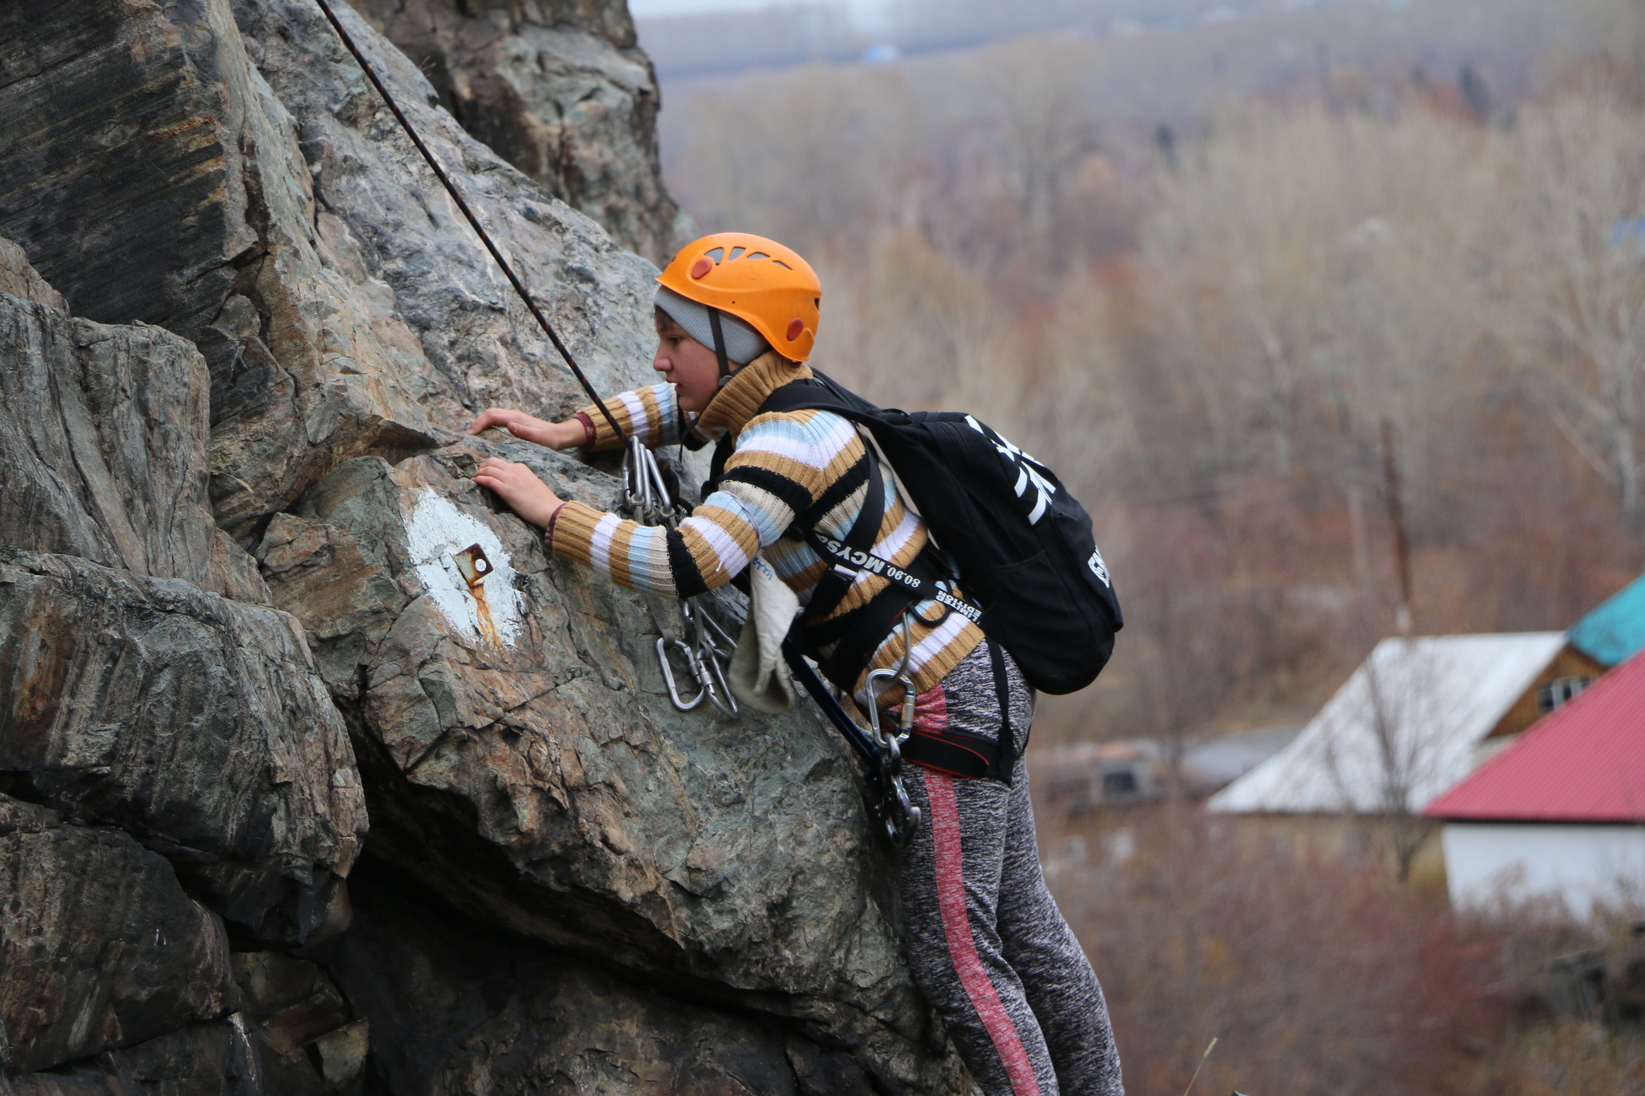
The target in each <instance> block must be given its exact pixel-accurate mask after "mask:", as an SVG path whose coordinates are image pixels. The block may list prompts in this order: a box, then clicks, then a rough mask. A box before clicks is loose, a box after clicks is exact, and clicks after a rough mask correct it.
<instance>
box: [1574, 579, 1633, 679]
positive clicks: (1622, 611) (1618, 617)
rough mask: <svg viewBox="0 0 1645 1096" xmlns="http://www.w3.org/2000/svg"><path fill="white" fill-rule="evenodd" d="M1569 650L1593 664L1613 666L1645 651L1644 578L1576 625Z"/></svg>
mask: <svg viewBox="0 0 1645 1096" xmlns="http://www.w3.org/2000/svg"><path fill="white" fill-rule="evenodd" d="M1569 635H1570V639H1571V644H1572V646H1574V647H1576V649H1577V650H1579V651H1581V652H1582V653H1583V654H1585V655H1587V656H1588V657H1590V658H1592V659H1593V660H1594V661H1595V662H1600V663H1603V664H1604V665H1606V666H1615V665H1618V664H1619V663H1623V662H1626V661H1628V659H1629V658H1630V657H1632V656H1633V655H1634V654H1635V653H1637V652H1638V651H1640V650H1641V649H1642V648H1645V575H1641V576H1640V577H1639V578H1636V579H1634V580H1633V581H1632V582H1630V583H1629V584H1628V585H1626V586H1624V587H1623V588H1622V590H1621V592H1620V593H1618V594H1617V595H1616V596H1615V597H1613V598H1611V599H1610V600H1609V601H1607V602H1605V603H1604V604H1603V605H1601V606H1600V607H1599V608H1597V609H1595V610H1594V611H1593V612H1591V613H1589V614H1588V615H1587V616H1585V617H1583V618H1582V619H1581V620H1579V621H1577V622H1576V626H1575V627H1574V628H1572V629H1571V631H1570V633H1569Z"/></svg>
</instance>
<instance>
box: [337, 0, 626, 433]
mask: <svg viewBox="0 0 1645 1096" xmlns="http://www.w3.org/2000/svg"><path fill="white" fill-rule="evenodd" d="M314 2H315V3H317V4H319V5H320V10H321V11H322V12H324V13H325V16H326V19H327V21H328V22H330V23H331V26H332V29H333V30H335V31H336V32H337V37H339V38H341V39H342V40H343V45H344V46H346V47H348V51H349V52H350V53H352V54H353V55H354V59H355V60H356V61H358V62H359V63H360V69H361V70H362V71H363V72H364V73H365V74H366V79H367V80H370V81H371V86H372V87H374V88H376V89H377V94H378V95H381V96H382V97H383V102H385V103H387V104H388V109H389V110H391V111H393V112H394V117H395V119H396V120H397V121H398V122H399V123H400V128H402V129H404V130H405V131H406V136H408V137H410V138H411V143H412V144H414V145H416V146H417V151H418V152H420V153H422V154H423V159H424V160H427V161H428V166H429V167H431V168H433V169H434V175H435V177H436V178H437V179H439V180H440V183H441V185H442V186H444V187H445V188H446V193H448V194H450V195H451V199H452V201H454V202H456V203H457V208H458V209H460V210H462V211H463V216H464V217H467V218H468V223H469V224H470V225H472V226H474V231H475V232H476V233H478V234H479V237H480V242H481V243H483V244H485V245H486V250H487V251H489V252H491V257H492V258H493V259H495V260H497V265H498V266H499V267H501V268H502V271H503V274H504V275H506V276H507V277H508V282H509V284H510V285H512V286H513V287H514V292H516V293H518V294H519V295H520V299H521V300H522V301H524V302H525V306H526V307H527V308H528V309H530V310H531V314H532V315H533V316H535V317H536V318H537V323H538V324H539V325H541V326H542V329H543V334H545V335H547V336H548V341H549V342H551V343H553V344H554V349H556V350H558V351H559V352H560V357H562V358H564V359H565V363H566V364H567V365H569V366H570V367H571V372H572V373H574V374H575V375H576V377H577V381H578V383H580V384H581V385H582V386H583V391H585V392H587V393H588V395H589V397H590V398H591V399H592V400H593V401H594V405H595V406H596V407H598V408H599V409H600V413H601V414H602V415H604V416H605V421H606V422H608V423H610V424H611V429H613V430H615V431H616V432H617V440H618V441H622V440H623V437H624V435H623V428H622V427H621V426H619V425H618V424H617V418H616V416H615V415H613V414H612V413H611V409H610V408H608V407H607V406H606V405H605V401H604V400H602V399H600V394H599V393H598V392H596V391H594V386H593V385H592V384H590V383H588V378H587V377H586V376H584V374H583V371H582V370H581V369H579V368H578V367H577V360H576V359H575V358H573V357H572V356H571V351H569V350H567V349H566V346H565V343H563V342H561V341H560V336H559V335H558V334H556V333H555V331H554V328H553V326H552V325H551V324H550V323H549V322H548V317H547V316H544V315H543V313H542V311H541V310H540V309H539V308H538V307H537V302H535V301H533V300H532V299H531V294H529V293H527V292H526V289H525V286H524V285H523V284H521V282H520V279H519V278H517V277H516V276H515V274H514V268H513V267H511V266H509V265H508V260H507V259H504V258H503V253H502V252H501V251H498V250H497V245H496V244H494V243H492V242H491V237H490V236H489V235H487V234H486V230H485V229H484V228H482V227H481V226H480V219H479V218H478V217H476V216H474V211H473V210H471V209H469V208H468V203H467V202H465V201H463V196H462V195H461V194H459V193H457V188H456V187H455V186H453V185H452V183H451V180H450V179H448V178H446V173H445V172H444V171H442V170H441V169H440V165H439V163H438V162H436V161H435V159H434V154H433V153H432V152H430V151H429V150H428V146H427V145H425V144H423V139H422V138H421V137H419V136H417V131H416V130H415V129H412V128H411V120H410V119H409V118H407V117H406V116H405V115H404V114H403V113H401V111H400V106H399V104H398V103H396V102H395V101H394V96H392V95H390V94H389V93H388V88H386V87H384V86H383V82H382V81H381V80H379V79H377V73H376V72H374V71H372V68H371V64H370V62H368V61H367V60H366V59H365V55H364V54H362V53H361V52H360V48H359V47H358V46H356V45H355V44H354V39H352V38H350V37H349V35H348V31H346V30H344V29H343V24H342V23H340V22H338V20H337V15H336V13H335V12H333V11H332V10H331V5H330V4H328V3H326V0H314Z"/></svg>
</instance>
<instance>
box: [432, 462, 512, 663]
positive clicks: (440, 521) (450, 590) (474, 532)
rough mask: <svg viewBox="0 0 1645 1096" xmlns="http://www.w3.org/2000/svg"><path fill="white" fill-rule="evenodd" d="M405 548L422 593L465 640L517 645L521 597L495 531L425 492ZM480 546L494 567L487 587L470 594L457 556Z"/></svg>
mask: <svg viewBox="0 0 1645 1096" xmlns="http://www.w3.org/2000/svg"><path fill="white" fill-rule="evenodd" d="M406 544H407V547H408V548H409V549H410V551H411V562H412V565H413V566H414V567H415V568H416V569H417V577H418V578H419V579H421V580H422V583H423V589H424V590H425V591H427V593H428V596H429V598H430V600H432V601H433V602H434V606H435V608H436V609H437V610H439V613H440V615H441V616H443V617H445V619H446V620H447V621H448V622H450V623H451V625H452V626H453V627H454V628H456V629H457V630H458V631H459V632H461V633H462V634H463V635H465V636H467V637H470V638H473V639H476V640H486V639H489V640H492V641H493V642H498V643H503V644H508V645H512V644H513V643H514V641H515V640H516V639H518V638H519V635H520V626H521V614H522V610H523V607H522V606H521V604H520V594H519V591H517V590H516V589H515V588H514V575H515V571H514V568H513V567H512V566H511V565H510V563H509V559H508V553H507V552H505V551H503V542H502V541H501V540H499V539H498V538H497V534H496V533H494V532H492V531H491V527H490V526H489V525H487V524H486V523H485V522H483V521H481V520H480V519H479V518H477V517H475V516H474V515H473V514H470V513H465V512H464V511H463V510H461V509H459V508H458V507H457V506H456V505H455V504H454V503H452V502H451V501H450V500H449V499H444V498H441V497H440V496H439V495H437V494H435V493H434V492H433V491H432V490H431V489H429V488H427V487H425V488H423V490H422V492H421V493H420V494H418V496H417V501H416V502H415V503H414V504H413V505H412V508H411V518H410V519H409V520H408V521H407V522H406ZM474 544H478V545H479V546H480V547H481V548H482V549H483V550H484V551H485V554H486V559H488V560H489V561H490V562H491V571H490V572H489V573H488V574H487V575H486V576H485V581H483V582H480V583H477V584H476V585H475V587H474V588H473V589H472V590H471V589H470V588H469V585H468V580H467V579H465V578H464V577H463V574H462V572H461V571H460V570H458V568H457V560H456V558H455V557H456V554H457V553H458V552H461V551H462V550H463V549H465V548H467V547H469V546H470V545H474Z"/></svg>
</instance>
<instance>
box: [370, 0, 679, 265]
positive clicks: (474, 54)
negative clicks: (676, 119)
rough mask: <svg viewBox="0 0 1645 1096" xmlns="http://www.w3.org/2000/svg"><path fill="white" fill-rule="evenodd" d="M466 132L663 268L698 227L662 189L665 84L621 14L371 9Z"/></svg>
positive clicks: (515, 0)
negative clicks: (660, 126) (660, 118)
mask: <svg viewBox="0 0 1645 1096" xmlns="http://www.w3.org/2000/svg"><path fill="white" fill-rule="evenodd" d="M359 9H360V11H361V13H362V14H363V15H365V16H366V17H367V18H368V19H370V20H371V21H372V23H373V24H374V25H375V26H376V27H377V28H378V29H379V30H381V31H383V33H384V34H386V35H387V36H388V38H389V40H390V41H392V42H393V43H394V44H395V45H396V46H398V47H400V49H401V50H402V51H404V52H405V54H406V55H407V56H408V57H410V58H411V60H412V61H413V62H414V63H416V65H417V67H418V68H420V69H421V70H422V71H424V72H426V73H427V74H428V77H429V80H430V82H431V83H432V84H433V86H434V88H435V90H436V91H437V92H438V93H439V96H440V103H441V105H443V106H444V107H445V108H446V109H447V110H449V111H450V112H451V114H452V115H453V116H454V117H455V118H456V119H457V120H458V121H459V122H461V123H462V125H463V127H464V128H465V129H467V130H468V131H469V132H470V133H472V134H473V135H474V136H475V137H477V138H479V140H481V141H482V142H484V143H485V144H486V145H488V146H490V147H491V148H492V149H493V150H495V151H496V152H497V154H498V155H500V156H502V157H503V159H505V160H507V161H508V162H509V163H511V164H513V165H514V166H515V167H517V168H519V169H520V170H521V171H523V172H525V173H526V174H527V175H529V176H531V177H532V178H533V179H536V180H537V181H538V182H539V183H541V184H543V186H545V187H546V188H548V191H549V193H551V194H553V195H554V196H555V197H556V198H559V199H560V200H561V201H564V202H566V203H567V204H569V205H571V206H572V207H574V208H576V209H578V210H581V211H582V212H584V213H586V214H588V215H589V216H590V217H592V218H594V219H595V220H596V221H598V222H600V224H601V225H602V226H603V227H604V228H605V230H606V231H607V232H608V233H610V234H611V236H612V238H613V239H615V240H616V241H617V242H618V243H620V244H622V245H623V246H624V247H626V248H628V249H629V250H631V251H637V252H639V253H640V254H641V255H644V256H645V257H646V258H648V259H650V260H651V261H653V262H655V263H658V264H661V263H663V262H666V261H667V259H668V258H669V257H670V256H671V255H672V254H673V253H674V250H675V249H676V248H677V247H679V246H680V245H681V244H683V243H685V242H686V240H687V239H688V238H689V237H690V235H691V231H692V226H691V224H690V223H689V221H688V219H687V218H685V217H684V216H683V215H682V214H681V213H680V211H679V209H678V208H677V207H676V206H675V205H674V202H673V200H672V199H671V198H669V196H668V192H667V191H666V190H665V189H664V188H663V184H662V169H661V164H660V162H659V159H658V154H657V111H658V109H659V106H660V101H659V96H658V92H657V75H656V72H655V71H654V70H653V69H652V67H651V62H650V60H649V59H648V58H647V57H646V56H645V54H644V53H642V52H641V51H640V50H639V49H638V48H636V46H635V38H634V23H633V20H631V19H630V18H629V16H628V9H627V8H626V6H624V5H621V4H612V3H603V2H598V0H583V2H581V3H578V2H570V3H567V2H555V0H548V2H535V0H501V2H499V0H486V2H481V3H473V2H462V0H366V2H365V3H362V4H361V5H359Z"/></svg>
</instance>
